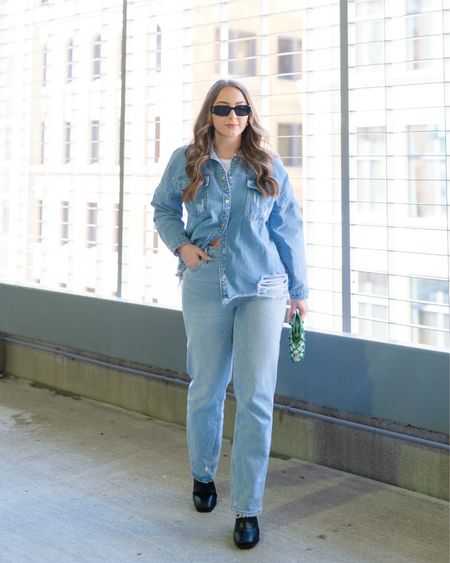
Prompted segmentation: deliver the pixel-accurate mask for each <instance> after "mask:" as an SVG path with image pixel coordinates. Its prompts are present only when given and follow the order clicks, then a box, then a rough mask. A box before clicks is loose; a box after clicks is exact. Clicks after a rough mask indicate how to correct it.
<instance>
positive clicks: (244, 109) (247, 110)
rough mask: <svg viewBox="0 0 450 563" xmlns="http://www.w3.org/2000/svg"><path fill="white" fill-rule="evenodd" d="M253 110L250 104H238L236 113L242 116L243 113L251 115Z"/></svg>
mask: <svg viewBox="0 0 450 563" xmlns="http://www.w3.org/2000/svg"><path fill="white" fill-rule="evenodd" d="M250 111H251V108H250V106H236V107H235V108H234V112H235V114H236V115H239V116H240V117H242V116H243V115H249V114H250Z"/></svg>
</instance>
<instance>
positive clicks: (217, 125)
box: [211, 86, 248, 141]
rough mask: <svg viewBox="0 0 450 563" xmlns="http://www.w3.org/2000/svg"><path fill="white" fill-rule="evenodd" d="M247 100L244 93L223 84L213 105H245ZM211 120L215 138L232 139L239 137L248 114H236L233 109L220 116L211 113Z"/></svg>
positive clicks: (245, 124)
mask: <svg viewBox="0 0 450 563" xmlns="http://www.w3.org/2000/svg"><path fill="white" fill-rule="evenodd" d="M245 105H247V100H246V99H245V97H244V94H243V93H242V92H241V91H240V90H239V89H238V88H233V86H225V88H222V90H221V91H220V92H219V94H218V95H217V98H216V99H215V100H214V103H213V106H230V107H235V106H245ZM211 120H212V124H213V127H214V129H215V138H216V141H217V140H223V141H225V140H227V139H228V140H232V139H236V138H237V137H240V136H241V135H242V132H243V131H244V129H245V127H246V126H247V121H248V115H243V116H241V117H240V116H238V115H236V114H235V112H234V111H230V113H229V114H228V115H227V116H224V117H222V116H220V115H216V114H214V113H211Z"/></svg>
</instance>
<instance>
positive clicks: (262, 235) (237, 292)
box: [152, 147, 308, 303]
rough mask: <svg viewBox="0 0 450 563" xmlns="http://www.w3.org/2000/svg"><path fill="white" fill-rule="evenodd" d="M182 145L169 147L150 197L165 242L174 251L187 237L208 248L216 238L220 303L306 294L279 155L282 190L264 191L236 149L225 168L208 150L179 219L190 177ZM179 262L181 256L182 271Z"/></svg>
mask: <svg viewBox="0 0 450 563" xmlns="http://www.w3.org/2000/svg"><path fill="white" fill-rule="evenodd" d="M186 148H187V147H180V148H179V149H177V150H176V151H175V152H174V153H173V154H172V157H171V158H170V161H169V163H168V164H167V167H166V169H165V171H164V174H163V176H162V178H161V182H160V184H159V185H158V187H157V189H156V191H155V194H154V197H153V200H152V205H153V207H154V221H155V224H156V228H157V230H158V233H159V235H160V237H161V238H162V240H163V241H164V243H165V244H166V245H167V246H168V248H169V249H170V250H171V251H172V252H175V251H176V249H177V248H178V247H179V246H181V245H183V244H187V243H193V244H195V245H197V246H199V247H200V248H202V249H203V250H205V251H206V252H208V243H209V242H211V241H214V240H216V239H220V242H221V244H220V253H219V260H220V289H221V295H222V302H223V303H228V302H229V301H231V300H232V299H234V298H236V297H243V296H263V297H281V296H283V295H286V296H287V295H288V293H289V296H290V297H291V299H306V298H307V297H308V286H307V278H306V262H305V250H304V241H303V221H302V218H301V214H300V209H299V206H298V204H297V201H296V200H295V197H294V193H293V190H292V186H291V184H290V182H289V178H288V175H287V172H286V170H285V168H284V167H283V164H282V162H281V160H280V158H276V160H275V162H274V166H273V171H272V175H273V177H274V178H275V179H276V180H277V181H278V184H279V186H280V193H279V195H278V196H277V197H264V196H262V195H261V193H260V191H259V190H258V189H257V187H256V183H255V173H254V171H253V170H251V169H250V168H249V166H248V165H247V164H246V162H245V160H244V159H243V158H242V157H241V156H239V155H237V156H234V157H233V159H232V161H231V167H230V170H229V172H228V173H227V171H226V169H225V168H224V166H223V165H222V163H221V161H220V159H219V158H218V156H217V155H216V153H215V152H214V150H213V151H212V152H211V157H210V159H209V160H208V161H207V163H206V164H205V165H204V167H203V169H202V172H203V176H204V184H203V186H202V187H201V188H200V190H199V191H198V192H197V195H196V197H195V198H194V199H193V200H191V201H190V202H189V203H187V204H184V205H185V208H186V211H187V220H186V221H185V222H184V221H183V201H182V193H183V190H184V188H185V187H186V186H187V185H188V184H189V183H190V179H189V177H188V176H187V175H186V156H185V151H186ZM185 269H186V266H185V264H184V262H183V260H182V259H181V257H180V258H179V267H178V275H179V276H180V278H181V277H182V275H183V271H184V270H185Z"/></svg>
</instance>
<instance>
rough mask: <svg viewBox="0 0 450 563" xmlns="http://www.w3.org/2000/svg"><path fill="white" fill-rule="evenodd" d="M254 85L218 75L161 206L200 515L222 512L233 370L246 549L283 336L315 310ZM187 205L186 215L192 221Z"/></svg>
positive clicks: (238, 535) (168, 176) (234, 467)
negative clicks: (172, 266) (286, 326)
mask: <svg viewBox="0 0 450 563" xmlns="http://www.w3.org/2000/svg"><path fill="white" fill-rule="evenodd" d="M265 141H266V132H265V130H264V129H263V128H262V127H261V125H260V123H259V119H258V116H257V114H256V110H255V106H254V104H253V102H252V100H251V97H250V94H249V92H248V91H247V88H245V86H243V85H242V84H240V83H238V82H236V81H233V80H219V81H218V82H216V83H215V84H214V85H213V86H212V87H211V89H210V90H209V92H208V94H207V95H206V98H205V100H204V102H203V105H202V108H201V110H200V113H199V115H198V117H197V120H196V122H195V126H194V140H193V141H192V143H191V144H190V145H188V146H187V147H181V148H179V149H177V150H176V151H175V152H174V153H173V155H172V157H171V159H170V161H169V163H168V165H167V168H166V170H165V172H164V175H163V177H162V179H161V183H160V184H159V186H158V188H157V190H156V192H155V195H154V198H153V202H152V205H153V206H154V208H155V211H154V220H155V223H156V227H157V230H158V233H159V235H160V236H161V238H162V240H163V241H164V243H165V244H166V245H167V246H168V247H169V249H170V250H171V251H172V252H174V253H175V254H176V255H178V256H179V268H178V273H179V275H180V277H181V279H182V309H183V318H184V323H185V328H186V334H187V369H188V373H189V376H190V378H191V383H190V385H189V391H188V404H187V441H188V450H189V456H190V461H191V467H192V474H193V477H194V488H193V501H194V504H195V507H196V509H197V510H198V511H199V512H210V511H211V510H213V508H214V506H215V504H216V500H217V494H216V489H215V486H214V478H215V475H216V472H217V466H218V463H219V459H220V447H221V441H222V426H223V405H224V399H225V394H226V388H227V385H228V383H229V382H230V380H231V375H232V374H233V388H234V394H235V398H236V418H235V430H234V438H233V447H232V459H231V478H230V489H231V490H230V497H231V509H232V511H233V512H234V513H235V515H236V521H235V527H234V533H233V538H234V542H235V544H236V546H237V547H239V548H241V549H242V548H251V547H253V546H254V545H256V543H257V542H258V540H259V528H258V520H257V515H258V514H259V513H260V512H261V510H262V500H263V494H264V485H265V479H266V474H267V466H268V460H269V452H270V441H271V432H272V412H273V397H274V392H275V385H276V379H277V364H278V355H279V345H280V336H281V329H282V325H283V320H284V317H285V311H286V300H287V298H288V297H290V300H291V304H290V311H289V319H290V318H292V316H293V315H294V312H295V310H296V309H298V310H299V311H300V314H301V316H302V317H304V316H305V315H306V311H307V302H306V298H307V294H308V289H307V285H306V265H305V256H304V245H303V233H302V219H301V216H300V211H299V208H298V205H297V203H296V200H295V198H294V194H293V191H292V187H291V185H290V183H289V179H288V176H287V173H286V170H285V169H284V168H283V165H282V163H281V160H280V159H279V158H277V157H276V156H274V155H273V154H272V153H271V152H270V151H269V150H268V149H267V148H266V147H265ZM183 204H184V206H185V207H186V210H187V221H186V224H184V223H183V220H182V211H183Z"/></svg>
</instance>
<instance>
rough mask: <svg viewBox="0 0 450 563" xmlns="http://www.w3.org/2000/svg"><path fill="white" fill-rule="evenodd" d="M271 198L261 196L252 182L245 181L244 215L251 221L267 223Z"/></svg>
mask: <svg viewBox="0 0 450 563" xmlns="http://www.w3.org/2000/svg"><path fill="white" fill-rule="evenodd" d="M273 201H274V200H273V197H270V196H267V197H265V196H263V195H262V194H261V192H260V191H259V190H258V188H257V186H256V182H255V181H254V180H247V199H246V202H245V214H246V216H247V217H249V218H250V219H252V220H253V221H267V219H268V218H269V215H270V213H271V212H272V207H273Z"/></svg>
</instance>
